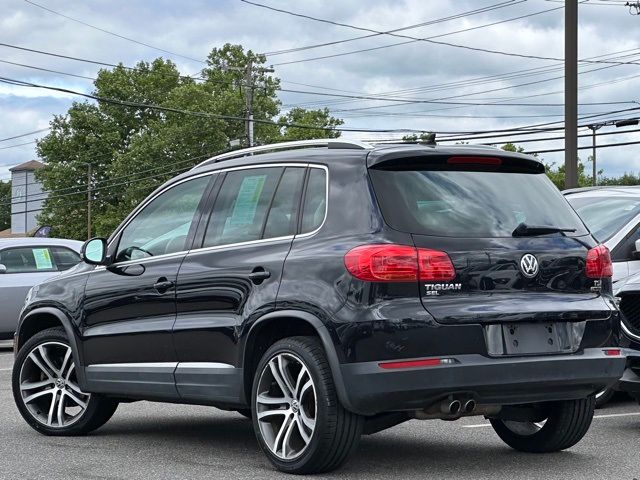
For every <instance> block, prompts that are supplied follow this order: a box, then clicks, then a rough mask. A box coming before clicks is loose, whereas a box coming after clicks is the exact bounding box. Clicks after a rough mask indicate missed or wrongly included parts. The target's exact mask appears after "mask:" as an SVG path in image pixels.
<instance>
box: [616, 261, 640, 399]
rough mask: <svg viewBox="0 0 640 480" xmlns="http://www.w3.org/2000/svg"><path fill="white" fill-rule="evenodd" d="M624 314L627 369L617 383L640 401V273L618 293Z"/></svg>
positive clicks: (623, 332)
mask: <svg viewBox="0 0 640 480" xmlns="http://www.w3.org/2000/svg"><path fill="white" fill-rule="evenodd" d="M616 296H617V299H618V305H619V308H620V312H621V314H622V322H621V325H622V336H621V341H620V346H622V347H624V348H627V349H628V350H627V369H626V370H625V372H624V375H623V376H622V378H621V379H620V382H618V383H617V384H616V385H615V389H616V390H620V391H623V392H626V393H628V394H629V395H631V396H632V397H634V398H635V399H636V400H638V402H640V274H636V275H633V276H631V277H629V278H628V279H627V281H626V282H625V284H624V285H623V286H622V287H621V288H620V290H619V291H618V292H617V293H616Z"/></svg>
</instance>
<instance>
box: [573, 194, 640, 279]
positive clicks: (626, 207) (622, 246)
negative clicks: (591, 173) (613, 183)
mask: <svg viewBox="0 0 640 480" xmlns="http://www.w3.org/2000/svg"><path fill="white" fill-rule="evenodd" d="M562 193H563V194H564V196H565V198H566V199H567V200H568V201H569V203H570V204H571V206H572V207H573V208H574V210H575V211H576V212H577V213H578V215H580V218H582V221H583V222H584V223H585V225H586V226H587V228H588V229H589V230H590V231H591V233H592V234H593V236H594V237H595V238H596V240H598V241H599V242H601V243H604V244H605V245H606V246H607V247H608V248H609V250H610V251H611V259H612V260H613V282H614V287H613V288H614V291H615V290H616V289H617V288H619V287H620V285H622V284H623V283H624V280H626V279H627V277H629V276H631V275H633V274H635V273H638V272H640V186H638V187H587V188H574V189H571V190H565V191H563V192H562Z"/></svg>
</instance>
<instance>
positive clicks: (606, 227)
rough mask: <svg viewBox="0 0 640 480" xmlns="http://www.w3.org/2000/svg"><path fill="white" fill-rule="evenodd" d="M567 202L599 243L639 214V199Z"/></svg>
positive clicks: (595, 198)
mask: <svg viewBox="0 0 640 480" xmlns="http://www.w3.org/2000/svg"><path fill="white" fill-rule="evenodd" d="M566 198H567V200H569V203H570V204H571V205H572V206H573V208H574V209H575V210H576V212H578V215H580V217H581V218H582V220H584V223H585V224H586V225H587V228H589V230H591V233H593V236H594V237H596V239H597V240H598V241H600V242H604V241H606V240H609V238H611V237H612V236H614V235H615V234H616V233H618V231H619V230H620V229H621V228H623V227H624V226H625V225H626V224H627V223H629V222H630V221H631V220H632V219H633V218H635V217H636V215H638V214H640V198H639V197H606V198H605V197H575V196H573V195H567V197H566Z"/></svg>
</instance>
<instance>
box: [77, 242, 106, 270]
mask: <svg viewBox="0 0 640 480" xmlns="http://www.w3.org/2000/svg"><path fill="white" fill-rule="evenodd" d="M80 257H81V258H82V260H83V261H84V262H85V263H88V264H89V265H106V264H107V241H106V240H105V239H104V238H92V239H91V240H87V241H86V242H84V245H82V249H81V250H80Z"/></svg>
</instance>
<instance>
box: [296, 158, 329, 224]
mask: <svg viewBox="0 0 640 480" xmlns="http://www.w3.org/2000/svg"><path fill="white" fill-rule="evenodd" d="M326 197H327V173H326V172H325V170H324V169H321V168H311V169H309V180H308V182H307V190H306V192H305V195H304V206H303V208H302V229H301V231H300V233H308V232H312V231H314V230H315V229H317V228H319V227H320V225H322V222H323V221H324V217H325V214H326V212H327V198H326Z"/></svg>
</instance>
